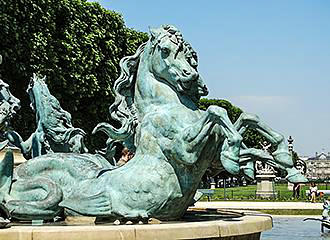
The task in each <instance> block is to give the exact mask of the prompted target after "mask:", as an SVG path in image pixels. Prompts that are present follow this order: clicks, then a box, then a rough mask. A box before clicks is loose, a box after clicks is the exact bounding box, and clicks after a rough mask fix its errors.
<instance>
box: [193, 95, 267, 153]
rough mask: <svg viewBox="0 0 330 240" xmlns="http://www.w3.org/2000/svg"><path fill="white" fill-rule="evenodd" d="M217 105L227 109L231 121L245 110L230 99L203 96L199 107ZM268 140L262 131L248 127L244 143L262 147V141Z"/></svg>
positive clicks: (204, 107) (205, 107)
mask: <svg viewBox="0 0 330 240" xmlns="http://www.w3.org/2000/svg"><path fill="white" fill-rule="evenodd" d="M211 105H216V106H219V107H222V108H224V109H226V110H227V113H228V117H229V119H230V121H231V122H233V123H234V122H235V121H236V120H237V119H238V118H239V116H240V115H241V113H242V112H243V111H242V110H241V109H240V108H239V107H236V106H234V105H232V104H231V103H230V102H229V101H227V100H223V99H207V98H202V99H201V100H200V101H199V105H198V107H199V109H202V110H206V109H207V108H208V107H209V106H211ZM264 141H266V139H265V137H263V136H262V135H261V134H260V133H258V132H257V131H256V130H254V129H248V130H247V131H246V132H245V133H244V140H243V142H244V144H245V145H246V146H248V147H254V148H261V145H260V143H261V142H264Z"/></svg>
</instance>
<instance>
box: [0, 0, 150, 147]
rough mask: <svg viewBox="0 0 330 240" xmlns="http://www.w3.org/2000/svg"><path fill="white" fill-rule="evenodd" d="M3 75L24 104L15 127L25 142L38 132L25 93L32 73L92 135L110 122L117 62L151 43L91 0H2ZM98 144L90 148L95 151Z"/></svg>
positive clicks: (0, 51)
mask: <svg viewBox="0 0 330 240" xmlns="http://www.w3.org/2000/svg"><path fill="white" fill-rule="evenodd" d="M0 6H1V8H0V36H1V41H0V55H2V57H3V64H2V65H1V66H0V75H1V78H2V79H3V80H5V81H6V82H7V83H9V85H10V89H11V92H12V93H13V95H14V96H16V97H18V98H19V99H20V100H21V102H22V108H21V111H20V112H19V114H18V116H16V117H15V119H14V121H13V128H14V129H15V130H16V131H18V132H20V133H21V134H22V136H23V137H25V138H26V137H28V136H29V135H30V134H31V133H32V132H33V131H34V129H35V117H34V114H33V112H32V111H31V109H30V107H29V104H30V101H29V99H28V96H27V94H26V93H25V90H26V88H27V86H28V83H29V79H30V78H31V77H32V73H39V74H42V75H46V76H47V80H46V82H47V84H48V87H49V89H50V92H51V93H52V94H53V95H54V96H55V97H56V98H58V100H59V101H60V103H61V105H62V108H63V109H65V110H67V111H69V112H70V113H71V114H72V119H73V124H74V126H76V127H80V128H82V129H84V130H86V131H87V133H88V134H89V133H90V132H91V130H92V129H93V128H94V127H95V125H96V124H97V123H98V122H102V121H107V116H108V115H109V113H108V107H109V106H110V104H111V103H112V102H113V93H112V90H111V87H112V85H113V82H114V81H115V80H116V78H117V77H118V76H119V61H120V59H121V58H122V57H124V56H126V55H132V54H134V52H135V50H136V49H137V47H138V46H139V45H140V44H142V43H143V42H145V41H147V39H148V36H147V34H146V33H141V32H137V31H135V30H133V29H129V28H127V27H125V24H124V21H123V18H122V17H121V15H120V14H119V13H116V12H114V11H109V10H106V9H104V8H103V7H101V6H100V5H99V4H98V3H95V2H87V0H57V1H54V0H15V1H8V0H0ZM97 139H98V138H94V141H92V140H91V139H88V143H89V144H92V145H93V146H95V144H96V143H97Z"/></svg>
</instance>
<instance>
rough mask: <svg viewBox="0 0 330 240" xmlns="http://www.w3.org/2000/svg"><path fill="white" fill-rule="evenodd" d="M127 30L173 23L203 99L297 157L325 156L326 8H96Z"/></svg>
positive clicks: (137, 4)
mask: <svg viewBox="0 0 330 240" xmlns="http://www.w3.org/2000/svg"><path fill="white" fill-rule="evenodd" d="M98 2H99V3H100V4H101V5H102V6H104V7H105V8H107V9H110V10H115V11H117V12H119V13H121V14H122V16H123V18H124V20H125V23H126V25H127V26H128V27H131V28H134V29H136V30H139V31H145V32H147V31H148V26H152V27H157V26H159V25H161V24H167V23H169V24H173V25H175V26H177V27H178V28H179V29H180V30H181V31H182V33H183V36H184V38H185V39H186V40H188V41H189V42H190V43H191V44H192V46H193V47H194V48H195V50H196V51H197V53H198V55H199V72H200V74H201V75H202V76H203V78H204V81H205V82H206V84H207V85H208V87H209V90H210V94H209V96H208V97H209V98H220V99H227V100H229V101H231V102H232V103H233V104H235V105H237V106H238V107H240V108H242V109H243V110H244V111H247V112H252V113H256V114H258V115H259V116H260V117H261V118H262V119H264V120H265V122H266V123H268V124H269V125H270V126H271V127H272V128H273V129H276V130H278V131H280V132H281V133H282V134H283V135H284V136H285V137H288V136H289V135H292V137H293V138H294V139H295V142H294V146H295V150H296V151H297V152H298V153H299V154H300V155H310V156H311V155H314V154H315V152H321V151H322V150H323V151H325V152H330V1H326V0H323V1H320V0H313V1H304V0H299V1H298V0H291V1H285V0H273V1H262V0H260V1H258V0H249V1H246V0H232V1H222V0H209V1H201V0H190V1H187V0H176V1H174V0H167V1H151V0H139V1H123V0H113V1H110V0H100V1H98Z"/></svg>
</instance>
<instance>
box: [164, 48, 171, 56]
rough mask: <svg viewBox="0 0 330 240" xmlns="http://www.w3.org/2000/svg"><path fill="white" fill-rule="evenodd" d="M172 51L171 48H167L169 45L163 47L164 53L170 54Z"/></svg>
mask: <svg viewBox="0 0 330 240" xmlns="http://www.w3.org/2000/svg"><path fill="white" fill-rule="evenodd" d="M170 52H171V50H170V49H169V48H167V47H162V53H163V54H164V55H169V54H170Z"/></svg>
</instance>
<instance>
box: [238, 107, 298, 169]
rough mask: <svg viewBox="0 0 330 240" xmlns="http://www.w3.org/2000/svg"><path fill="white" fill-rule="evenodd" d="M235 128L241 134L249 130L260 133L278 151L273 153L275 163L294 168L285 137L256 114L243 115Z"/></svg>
mask: <svg viewBox="0 0 330 240" xmlns="http://www.w3.org/2000/svg"><path fill="white" fill-rule="evenodd" d="M234 126H235V127H236V129H237V131H238V132H239V133H241V134H244V132H245V131H246V130H247V129H249V128H250V129H255V130H256V131H258V132H259V133H260V134H261V135H262V136H264V137H265V138H266V139H267V140H268V141H269V142H270V143H272V144H273V145H275V146H276V151H274V152H273V153H272V155H273V157H274V159H275V161H276V162H278V163H279V164H281V165H283V166H284V167H293V161H292V157H291V154H290V153H289V149H288V146H287V145H286V143H285V139H284V137H283V136H282V135H281V134H280V133H278V132H276V131H274V130H273V129H271V128H270V127H269V126H268V125H267V124H265V123H264V122H263V121H261V120H260V119H259V117H258V116H256V115H254V114H248V113H242V114H241V116H240V117H239V118H238V119H237V121H236V122H235V123H234Z"/></svg>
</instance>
